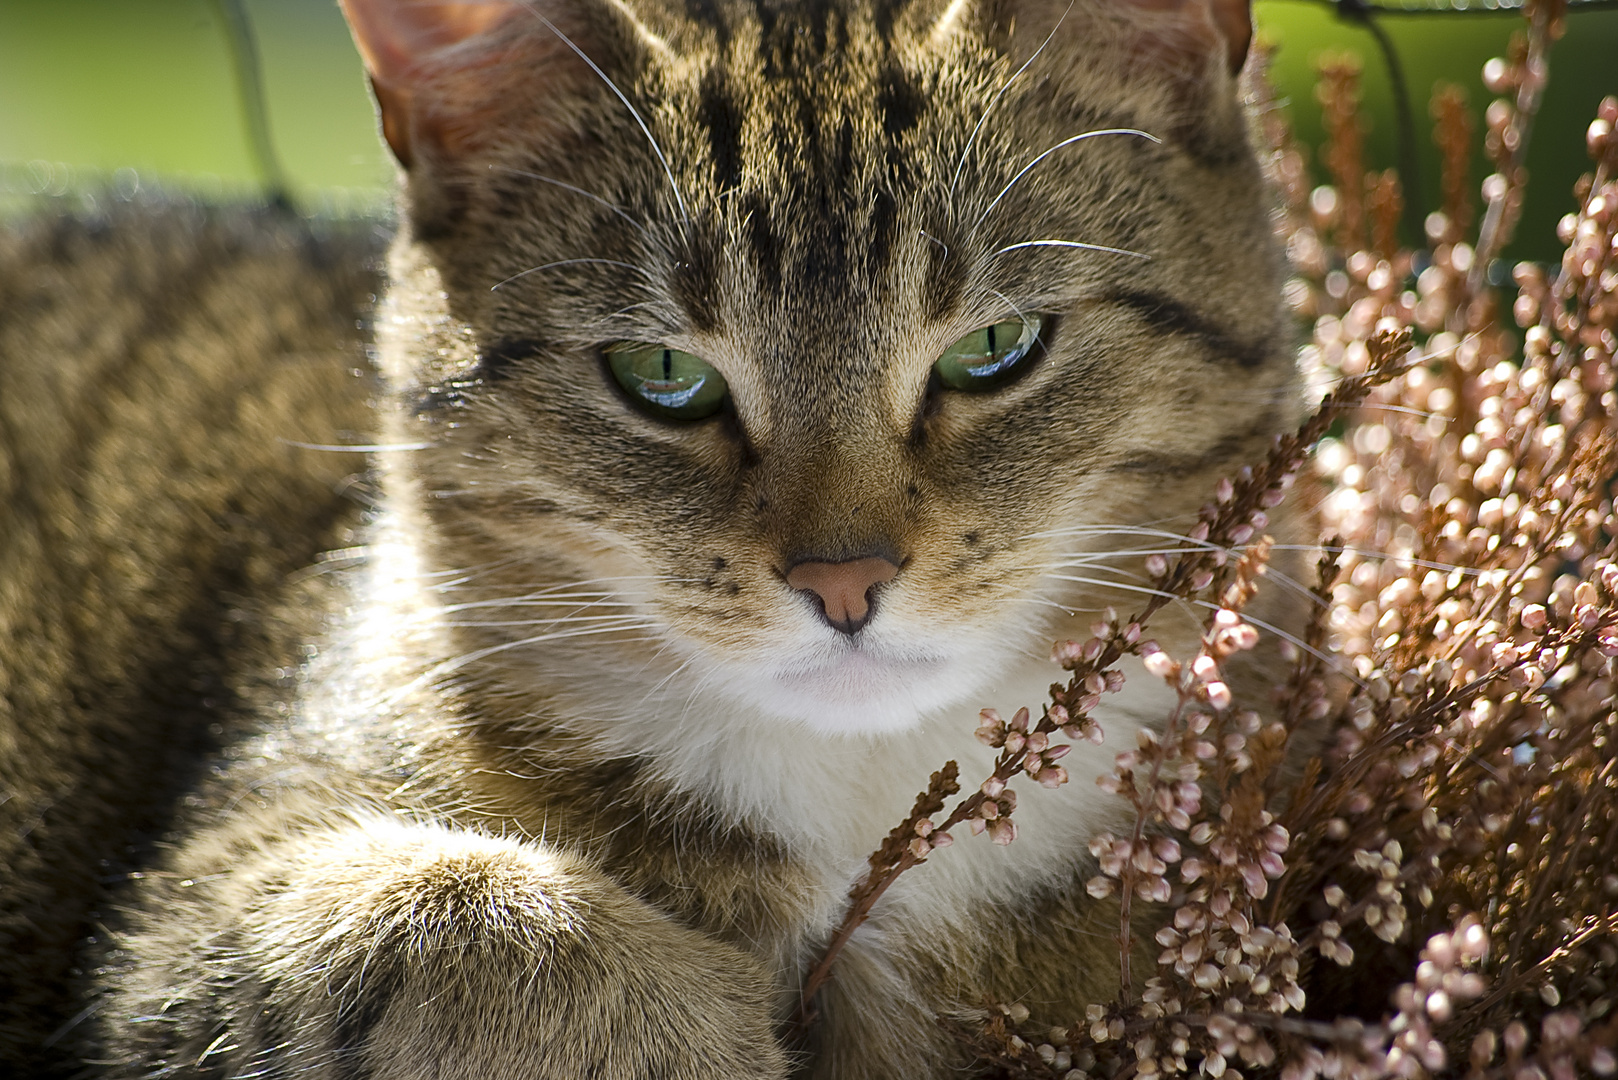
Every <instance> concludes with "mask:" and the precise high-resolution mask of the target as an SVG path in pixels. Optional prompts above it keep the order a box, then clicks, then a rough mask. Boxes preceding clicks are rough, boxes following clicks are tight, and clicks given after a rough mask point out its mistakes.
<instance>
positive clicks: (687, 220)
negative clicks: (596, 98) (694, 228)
mask: <svg viewBox="0 0 1618 1080" xmlns="http://www.w3.org/2000/svg"><path fill="white" fill-rule="evenodd" d="M523 6H524V7H525V8H527V9H528V12H529V14H531V15H533V17H534V18H536V19H538V20H539V21H540V22H542V23H544V24H545V26H546V28H548V29H549V30H550V32H551V33H553V34H555V35H556V36H557V37H559V38H561V39H562V44H564V45H566V46H567V47H568V48H570V49H572V50H573V53H574V55H576V56H577V57H578V58H579V59H580V60H583V61H584V62H585V63H586V64H588V65H589V66H590V70H591V71H593V72H595V73H596V75H597V76H598V77H599V78H600V79H601V81H602V82H604V83H606V84H607V89H609V90H611V91H612V92H613V93H614V94H616V95H617V96H618V100H619V101H621V102H623V104H624V108H626V109H628V110H629V115H630V116H633V117H634V118H635V123H637V124H639V125H640V130H641V134H642V135H645V136H646V141H647V142H649V143H651V144H652V153H654V154H656V155H657V160H658V162H659V163H660V164H661V165H662V166H663V175H664V176H666V177H668V181H669V190H671V191H673V192H674V201H675V202H676V203H678V204H679V205H680V222H681V225H682V227H684V226H687V225H690V224H691V211H690V210H688V209H687V208H686V205H685V198H684V196H682V195H681V194H680V185H679V184H677V183H675V182H674V170H673V169H672V168H670V167H669V159H668V158H667V157H665V156H664V154H663V148H662V147H661V146H659V145H658V144H657V139H656V138H655V137H653V135H652V129H651V128H649V127H647V126H646V120H645V118H643V117H642V116H641V114H640V110H639V109H637V108H635V106H634V105H632V104H630V102H629V98H627V97H625V96H624V92H623V91H622V90H620V89H618V84H617V83H615V82H613V81H612V80H611V79H609V78H608V77H607V73H606V72H605V71H602V70H601V69H600V68H599V67H597V66H596V62H595V61H594V60H592V59H590V57H589V56H587V55H586V54H585V52H584V50H583V49H581V48H579V47H578V46H577V45H575V44H574V43H573V39H572V38H570V37H568V36H567V35H566V34H564V33H562V31H561V29H560V28H559V27H558V26H557V25H556V24H555V23H553V22H551V21H550V20H549V19H547V18H546V17H545V15H544V13H542V12H541V11H540V10H539V9H538V8H537V7H535V6H534V5H533V4H532V3H527V4H524V5H523Z"/></svg>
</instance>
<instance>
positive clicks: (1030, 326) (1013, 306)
mask: <svg viewBox="0 0 1618 1080" xmlns="http://www.w3.org/2000/svg"><path fill="white" fill-rule="evenodd" d="M989 291H990V292H991V293H993V294H994V295H995V296H997V297H999V299H1000V302H1001V303H1002V304H1005V305H1006V307H1008V308H1010V309H1011V310H1012V311H1014V312H1016V315H1017V318H1019V319H1021V320H1022V326H1023V329H1024V330H1028V331H1031V332H1032V333H1033V335H1034V340H1035V341H1038V340H1039V331H1038V330H1036V329H1034V324H1033V323H1031V322H1029V321H1028V316H1026V315H1024V314H1023V313H1022V309H1021V308H1019V307H1018V306H1017V305H1016V304H1014V303H1012V302H1011V298H1010V297H1009V296H1007V295H1006V294H1005V293H1003V292H1001V291H1000V290H999V289H990V290H989Z"/></svg>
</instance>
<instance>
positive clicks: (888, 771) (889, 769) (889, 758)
mask: <svg viewBox="0 0 1618 1080" xmlns="http://www.w3.org/2000/svg"><path fill="white" fill-rule="evenodd" d="M1063 675H1064V672H1062V671H1061V670H1060V669H1059V668H1057V667H1055V666H1054V665H1052V664H1051V663H1049V662H1048V661H1043V662H1033V661H1025V662H1024V663H1023V664H1022V665H1020V666H1014V667H1012V668H1011V670H1010V672H1009V673H1008V675H1007V676H1006V677H1005V678H1002V679H1000V680H998V681H997V682H995V683H994V684H992V685H990V686H989V687H988V688H987V689H986V690H984V691H982V692H979V693H976V694H974V695H973V696H972V698H971V699H970V700H969V702H963V703H962V704H961V705H959V706H956V707H953V708H943V709H938V710H935V711H933V712H931V713H928V714H926V715H924V716H923V717H922V718H921V719H920V720H919V721H918V723H917V724H916V725H915V726H914V727H912V728H910V729H907V730H903V731H899V732H891V733H887V734H884V735H880V736H849V735H844V736H837V735H828V734H826V733H824V732H823V731H816V730H813V729H811V728H810V727H809V726H807V725H804V724H798V723H781V722H771V721H768V720H761V719H760V718H759V717H758V716H757V714H756V713H750V714H747V713H744V712H742V711H740V710H738V711H736V712H734V713H732V712H731V711H730V710H728V709H726V708H724V707H723V706H720V707H718V708H715V707H714V706H712V705H709V706H707V707H705V708H704V710H703V716H702V717H701V721H702V722H701V734H698V732H697V731H696V730H695V729H696V725H694V724H693V725H681V727H682V728H683V730H684V737H683V738H660V737H658V736H656V735H653V734H652V733H650V732H644V731H643V732H642V733H641V734H642V735H643V736H646V737H647V738H646V741H643V742H642V743H641V749H642V751H645V750H648V749H650V750H652V753H653V758H654V761H655V763H656V767H658V768H659V769H660V770H661V771H662V772H663V773H664V775H665V776H667V777H668V778H669V779H671V780H673V781H674V782H675V783H676V784H677V785H679V786H680V787H682V788H684V789H685V790H688V791H691V792H693V793H695V794H697V795H699V796H700V797H702V798H704V799H705V800H707V801H708V802H709V803H710V805H713V806H714V807H715V808H716V810H718V811H719V813H720V814H721V815H723V816H726V817H729V818H731V819H732V820H735V821H738V822H745V823H746V824H747V825H748V827H749V828H751V829H753V830H757V831H762V832H766V833H769V834H772V835H774V836H775V837H778V838H779V839H780V840H781V841H782V842H783V843H784V844H785V845H786V846H787V848H788V849H789V850H790V851H791V852H792V854H793V855H794V856H795V857H796V858H797V859H798V860H799V861H801V862H802V863H804V864H805V865H807V866H809V867H810V868H811V869H812V870H813V872H814V876H815V877H816V878H817V879H818V882H819V888H820V895H819V896H818V897H816V898H815V899H816V903H815V908H816V910H817V913H818V914H819V918H820V920H821V921H822V922H823V923H824V928H828V929H829V927H831V926H833V925H835V924H836V922H837V921H838V920H839V919H840V918H841V915H842V911H843V908H844V906H845V901H846V898H847V895H848V891H849V888H850V887H851V886H852V885H853V883H854V882H855V881H857V880H858V879H859V877H860V875H862V874H863V873H864V872H865V869H866V862H865V860H866V857H867V856H868V855H869V854H870V853H871V852H872V851H874V850H875V849H876V847H877V846H878V845H879V844H880V843H881V841H882V839H883V837H884V836H886V835H887V833H888V832H889V831H890V830H891V829H892V828H893V827H894V826H896V825H897V824H898V823H899V822H901V821H903V820H904V819H905V818H906V817H907V816H908V815H909V813H910V810H911V807H912V806H913V804H914V802H915V798H916V796H917V794H918V793H920V792H921V791H922V790H924V789H925V788H926V786H927V782H928V778H929V776H930V774H931V773H932V772H934V771H935V770H937V769H938V768H940V767H941V766H942V765H943V764H944V763H945V762H946V761H950V760H953V761H955V762H956V763H957V764H958V765H959V768H960V781H961V785H962V793H961V794H960V795H957V796H955V797H954V798H952V799H950V800H948V802H947V803H946V809H945V810H944V811H943V812H942V813H940V814H939V815H937V816H936V820H937V821H938V822H942V821H943V819H944V817H945V816H947V815H948V813H949V809H950V808H953V806H954V805H955V804H956V803H957V802H958V801H959V800H960V799H961V798H964V797H965V796H966V795H967V794H969V793H970V792H971V791H972V790H973V789H974V788H975V787H976V786H977V785H979V784H981V783H982V782H983V781H984V780H985V779H987V778H988V777H989V776H990V774H991V773H992V772H993V768H994V758H995V755H996V753H997V751H995V750H993V749H991V748H989V747H988V746H986V745H984V744H983V743H982V742H980V741H979V740H978V739H977V737H976V735H975V732H976V730H977V726H978V718H977V712H978V709H979V708H983V707H993V708H997V709H999V710H1000V711H1001V712H1002V713H1003V714H1005V715H1007V716H1009V715H1010V714H1011V713H1012V712H1013V711H1015V710H1016V709H1017V708H1019V707H1023V706H1026V707H1028V708H1029V709H1030V711H1032V712H1033V713H1034V714H1035V715H1036V716H1037V715H1038V713H1039V709H1040V707H1041V705H1042V704H1043V703H1044V702H1045V701H1046V700H1047V699H1048V696H1049V687H1050V685H1051V683H1052V682H1054V681H1058V680H1059V679H1060V678H1061V677H1062V676H1063ZM1127 675H1128V681H1127V682H1126V684H1125V688H1124V690H1123V692H1121V693H1119V694H1115V695H1109V696H1108V697H1107V698H1106V699H1105V700H1104V702H1103V706H1102V708H1101V710H1099V711H1098V713H1097V716H1098V717H1099V718H1100V721H1101V724H1102V727H1103V729H1104V732H1105V739H1104V741H1103V743H1102V745H1100V746H1095V745H1092V744H1090V743H1087V742H1079V743H1077V744H1076V745H1075V746H1074V749H1073V751H1072V752H1071V753H1070V754H1069V755H1068V756H1067V757H1066V758H1064V759H1063V765H1064V766H1065V767H1066V768H1067V770H1068V773H1069V776H1070V779H1069V782H1068V783H1066V784H1064V785H1062V786H1061V787H1059V788H1056V789H1047V788H1044V787H1042V786H1041V785H1040V784H1038V783H1036V782H1035V781H1034V780H1033V779H1032V778H1031V777H1026V776H1024V777H1021V778H1019V779H1018V780H1016V781H1014V782H1013V783H1012V785H1011V787H1012V788H1013V789H1014V790H1016V791H1017V793H1018V803H1017V809H1016V812H1015V815H1014V820H1015V821H1016V823H1017V826H1018V834H1017V839H1016V840H1015V841H1014V842H1012V843H1011V844H1009V845H1001V844H996V843H994V842H992V841H991V840H990V838H989V837H988V836H987V835H977V836H974V835H972V834H971V832H970V830H969V829H968V828H967V827H966V826H965V825H961V826H958V827H957V828H955V829H954V831H953V835H954V837H955V840H956V842H955V843H954V844H953V845H951V846H949V847H947V848H942V849H939V850H937V851H935V852H934V853H933V854H932V855H931V856H930V857H929V858H928V860H927V861H926V863H925V864H924V865H921V866H918V867H915V868H913V869H912V870H910V871H909V872H907V873H906V874H905V875H904V876H903V877H902V878H901V879H900V880H899V881H898V882H897V883H896V884H895V885H894V887H893V888H892V889H891V890H890V892H889V893H888V894H887V895H886V896H885V897H884V898H883V900H882V902H881V903H880V904H879V906H878V907H877V908H876V909H875V912H874V914H873V921H872V924H871V926H872V928H873V929H875V928H877V927H880V926H881V925H882V924H883V923H884V922H886V921H887V920H889V919H903V920H907V921H913V922H916V923H920V924H925V925H934V924H938V923H948V922H950V921H953V920H955V919H959V918H961V917H962V916H963V914H964V913H966V912H968V911H970V910H972V909H974V908H975V909H978V910H981V908H982V906H983V905H985V904H989V905H995V904H1002V903H1007V902H1014V901H1015V900H1016V899H1017V898H1019V897H1021V896H1026V895H1028V894H1029V893H1031V892H1034V891H1036V890H1038V889H1040V888H1042V887H1045V886H1054V885H1059V884H1061V883H1064V882H1069V881H1071V880H1072V879H1073V876H1074V874H1075V873H1076V872H1077V871H1078V869H1079V867H1080V865H1081V863H1082V862H1083V861H1084V860H1086V859H1087V858H1088V857H1089V856H1088V851H1087V845H1088V843H1089V841H1090V839H1091V838H1092V837H1093V836H1094V835H1095V834H1096V833H1097V832H1098V831H1100V830H1101V829H1103V828H1106V827H1108V826H1109V824H1112V823H1114V822H1117V821H1118V820H1119V819H1121V818H1122V816H1123V815H1124V813H1125V811H1126V810H1127V809H1128V807H1127V804H1126V803H1125V801H1124V800H1123V799H1121V798H1120V797H1119V796H1117V795H1115V794H1109V793H1108V792H1105V791H1103V790H1102V789H1101V788H1100V787H1098V786H1097V784H1096V779H1097V777H1099V776H1101V775H1103V774H1106V773H1108V772H1109V771H1110V770H1111V768H1112V764H1113V759H1114V756H1115V755H1116V754H1118V753H1119V752H1121V751H1123V750H1125V749H1131V748H1133V747H1134V746H1135V745H1136V732H1137V731H1138V730H1139V729H1140V728H1141V727H1143V726H1148V725H1155V724H1157V723H1160V722H1161V720H1162V718H1164V717H1166V716H1167V715H1168V713H1169V711H1170V710H1171V709H1172V708H1173V703H1174V695H1173V694H1172V693H1171V692H1170V691H1169V690H1168V689H1167V688H1166V687H1165V686H1164V685H1163V684H1162V683H1161V682H1160V681H1158V680H1156V679H1153V678H1151V677H1149V676H1147V675H1146V674H1145V672H1144V671H1140V670H1138V668H1137V669H1134V670H1129V671H1127ZM626 734H627V732H626ZM811 936H813V931H811Z"/></svg>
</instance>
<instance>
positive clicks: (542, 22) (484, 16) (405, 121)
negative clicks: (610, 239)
mask: <svg viewBox="0 0 1618 1080" xmlns="http://www.w3.org/2000/svg"><path fill="white" fill-rule="evenodd" d="M338 2H339V4H340V5H341V7H342V9H343V14H344V15H345V16H347V18H348V25H349V28H350V30H351V31H352V32H353V35H354V43H355V44H356V45H357V46H358V47H359V52H360V56H361V57H362V58H363V59H364V61H365V70H366V73H367V74H368V75H369V76H370V78H371V86H372V88H373V89H374V90H375V92H376V100H377V106H378V109H379V111H380V112H381V114H382V134H383V137H384V138H386V139H387V142H388V146H390V147H391V148H392V149H393V153H394V156H396V157H397V158H398V159H399V162H400V163H401V164H402V165H404V166H405V167H406V168H407V169H408V168H410V167H411V166H412V165H413V164H415V163H416V161H417V160H418V159H420V158H421V157H423V156H424V155H426V156H431V157H434V158H438V159H446V158H447V159H457V158H461V157H464V156H466V155H467V154H469V153H471V152H473V151H475V150H476V149H478V148H479V146H480V144H481V143H483V142H484V141H486V140H488V139H489V138H491V137H494V136H497V135H498V133H500V132H501V131H502V130H505V129H507V128H508V127H509V120H510V118H509V117H508V116H506V115H505V114H506V113H507V112H508V110H510V109H511V107H512V104H513V102H514V101H521V100H530V99H526V98H524V97H523V95H522V94H520V93H519V91H521V90H529V91H530V92H531V90H532V85H531V84H533V83H534V82H535V81H536V80H544V81H548V82H552V83H565V82H567V81H569V80H572V79H575V78H578V77H579V75H580V72H581V71H582V70H583V68H584V65H583V63H582V61H581V60H580V58H579V57H578V56H577V54H576V53H575V52H574V50H573V49H572V48H570V47H569V46H568V45H567V43H566V42H565V41H564V40H563V39H562V37H561V33H562V31H560V30H559V29H558V28H557V27H556V25H555V22H552V21H551V20H550V19H547V18H546V17H545V11H544V10H543V8H542V6H541V5H536V4H534V3H532V2H530V0H455V2H448V3H445V2H437V0H338ZM545 6H549V5H545ZM555 18H556V20H557V21H566V20H562V18H561V16H560V15H559V14H555Z"/></svg>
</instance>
